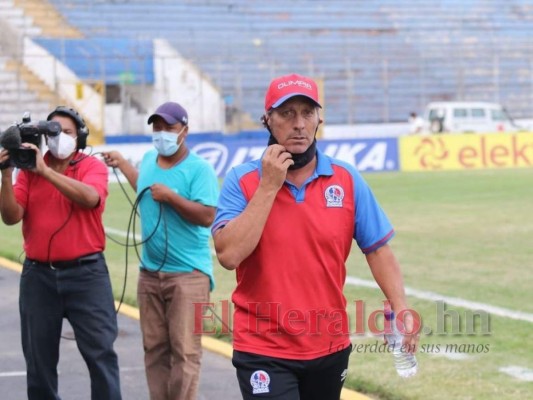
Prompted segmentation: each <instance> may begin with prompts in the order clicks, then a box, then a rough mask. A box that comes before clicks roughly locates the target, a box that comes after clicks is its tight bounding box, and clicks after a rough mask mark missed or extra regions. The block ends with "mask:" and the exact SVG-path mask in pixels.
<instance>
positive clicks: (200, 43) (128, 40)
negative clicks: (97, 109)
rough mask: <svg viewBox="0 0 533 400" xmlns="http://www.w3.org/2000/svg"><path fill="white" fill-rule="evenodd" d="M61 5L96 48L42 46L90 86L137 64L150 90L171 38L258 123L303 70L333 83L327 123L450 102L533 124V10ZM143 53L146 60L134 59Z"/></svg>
mask: <svg viewBox="0 0 533 400" xmlns="http://www.w3.org/2000/svg"><path fill="white" fill-rule="evenodd" d="M51 3H52V4H54V5H55V6H56V8H57V9H58V11H59V12H60V13H62V14H63V15H64V16H65V18H66V19H67V21H68V22H69V23H70V24H71V25H73V26H75V27H76V28H77V29H78V30H79V31H81V32H82V33H83V34H84V35H85V39H82V41H64V43H59V41H58V40H57V39H56V40H54V39H44V38H43V39H39V42H40V43H41V44H43V45H44V46H46V47H47V48H48V49H49V50H50V51H52V52H53V53H54V54H56V55H57V56H59V54H60V52H61V51H63V52H64V58H63V59H65V60H66V62H67V64H68V65H69V66H70V67H71V68H72V69H73V70H74V71H76V72H77V73H78V74H79V75H80V76H81V77H93V78H94V74H100V76H105V79H106V80H107V81H108V82H109V83H114V82H116V80H117V76H119V75H118V73H117V71H120V70H124V68H125V63H129V68H130V69H133V70H135V73H134V75H135V77H137V78H138V79H139V80H142V81H143V82H148V83H149V82H151V79H153V75H150V74H151V73H153V71H152V70H151V69H150V63H149V62H147V61H146V60H144V61H142V60H141V59H142V58H143V57H146V58H148V57H150V46H149V45H146V42H145V41H146V40H149V39H151V38H156V37H162V38H165V39H167V40H169V41H170V42H171V43H172V44H173V45H174V46H175V47H176V49H177V50H178V51H179V52H180V53H181V54H183V55H184V56H185V57H187V58H188V59H190V60H191V61H193V62H194V63H196V64H197V65H198V66H199V68H201V69H202V70H203V71H204V72H205V73H206V74H208V75H209V76H210V77H211V79H212V80H213V81H214V82H215V83H216V84H217V85H218V86H219V87H220V88H221V89H222V91H223V94H224V95H225V96H227V98H228V99H234V101H235V102H236V103H237V104H236V105H237V106H238V107H241V108H243V109H245V110H246V111H248V112H249V113H250V115H252V116H253V117H254V118H258V117H259V116H260V115H261V113H262V104H263V93H264V90H265V87H266V86H267V84H268V82H269V81H270V79H271V78H272V77H273V76H275V75H278V74H282V73H288V72H292V71H295V72H299V73H302V74H308V75H313V76H315V77H317V78H322V79H323V82H324V92H325V116H326V121H327V122H328V123H347V122H351V123H356V122H360V123H361V122H392V121H405V120H406V118H407V116H408V114H409V112H410V111H420V110H421V109H422V108H423V106H424V105H425V104H426V103H427V102H429V101H432V100H447V99H450V100H452V99H464V100H495V101H500V102H502V103H503V104H504V105H506V106H507V108H508V109H509V110H512V114H513V115H514V116H515V117H530V116H531V105H530V102H531V92H532V90H533V89H532V88H531V76H533V65H532V64H531V61H530V57H531V56H530V55H531V53H532V50H533V42H532V40H531V37H533V6H532V5H531V3H530V2H529V1H515V0H513V1H510V0H491V1H487V0H439V1H433V2H421V1H419V0H401V1H400V0H380V1H349V0H331V1H328V2H318V1H303V0H296V1H279V0H271V1H268V2H259V1H248V0H246V1H245V0H232V1H217V2H212V1H192V0H191V1H186V0H183V1H178V0H159V1H157V2H150V1H145V0H144V1H141V0H116V1H104V0H93V1H85V0H51ZM111 39H113V40H111ZM106 42H108V43H110V46H111V47H109V46H106V45H105V44H104V43H106ZM134 43H137V45H135V44H134ZM61 46H63V47H61ZM132 49H137V50H138V52H136V53H135V54H134V55H133V56H132V57H131V59H130V60H129V61H128V60H127V58H128V53H131V52H132V51H134V50H132ZM101 54H109V55H110V56H113V55H114V54H116V55H117V58H119V59H120V60H119V61H117V62H116V63H112V62H110V61H109V62H106V63H105V64H106V67H105V72H103V71H102V69H101V68H100V67H99V66H98V65H96V64H97V62H95V61H94V60H95V59H100V60H101V59H102V56H101Z"/></svg>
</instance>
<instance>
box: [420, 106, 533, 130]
mask: <svg viewBox="0 0 533 400" xmlns="http://www.w3.org/2000/svg"><path fill="white" fill-rule="evenodd" d="M520 130H523V129H522V128H521V127H519V126H518V125H516V124H515V122H514V121H513V120H512V119H511V118H510V117H509V115H508V114H507V111H506V110H505V108H503V107H502V106H501V105H500V104H498V103H488V102H473V101H441V102H433V103H429V104H428V105H427V106H426V110H425V111H424V131H425V132H431V133H475V132H482V133H483V132H517V131H520Z"/></svg>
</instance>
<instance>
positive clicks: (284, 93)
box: [265, 74, 322, 111]
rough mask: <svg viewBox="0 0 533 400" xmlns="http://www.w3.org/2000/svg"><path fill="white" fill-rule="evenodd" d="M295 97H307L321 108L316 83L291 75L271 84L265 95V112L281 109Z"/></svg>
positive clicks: (309, 79)
mask: <svg viewBox="0 0 533 400" xmlns="http://www.w3.org/2000/svg"><path fill="white" fill-rule="evenodd" d="M294 96H305V97H307V98H309V99H311V100H313V101H314V102H315V103H316V105H317V106H318V107H320V108H322V106H321V105H320V103H319V102H318V87H317V85H316V82H315V81H314V80H312V79H311V78H308V77H306V76H302V75H298V74H291V75H284V76H280V77H279V78H275V79H273V80H272V82H270V86H269V87H268V90H267V92H266V95H265V111H268V110H270V109H271V108H276V107H279V106H280V105H281V104H283V103H284V102H285V101H287V100H289V99H290V98H291V97H294Z"/></svg>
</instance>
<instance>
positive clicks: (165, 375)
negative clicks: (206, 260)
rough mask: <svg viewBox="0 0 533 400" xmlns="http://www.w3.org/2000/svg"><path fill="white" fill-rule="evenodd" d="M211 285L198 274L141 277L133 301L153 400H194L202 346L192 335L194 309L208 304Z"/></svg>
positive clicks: (197, 337)
mask: <svg viewBox="0 0 533 400" xmlns="http://www.w3.org/2000/svg"><path fill="white" fill-rule="evenodd" d="M209 285H210V283H209V277H208V276H207V275H205V274H203V273H201V272H200V271H196V270H195V271H193V272H191V273H164V272H149V271H145V270H142V271H141V272H140V274H139V281H138V287H137V301H138V304H139V312H140V317H141V331H142V336H143V346H144V365H145V368H146V379H147V381H148V390H149V392H150V399H151V400H196V398H197V394H198V383H199V376H200V362H201V358H202V344H201V335H200V334H195V333H194V323H195V309H196V307H195V306H194V303H206V302H208V301H209Z"/></svg>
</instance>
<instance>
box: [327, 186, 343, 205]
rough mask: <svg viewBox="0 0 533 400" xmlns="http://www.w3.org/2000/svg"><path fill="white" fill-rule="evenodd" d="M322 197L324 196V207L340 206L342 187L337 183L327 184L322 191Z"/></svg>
mask: <svg viewBox="0 0 533 400" xmlns="http://www.w3.org/2000/svg"><path fill="white" fill-rule="evenodd" d="M324 197H326V207H342V200H343V199H344V189H343V188H341V187H340V186H339V185H331V186H328V188H327V189H326V191H325V192H324Z"/></svg>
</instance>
